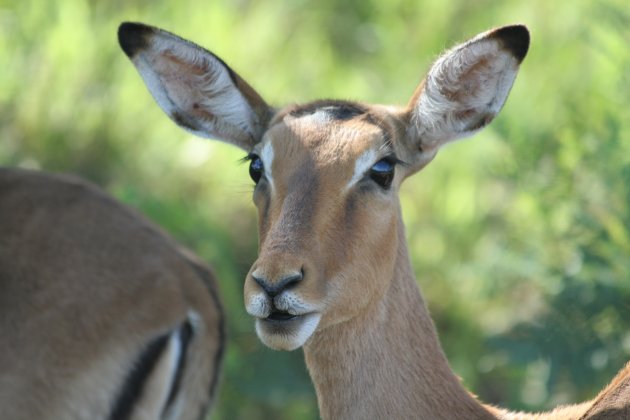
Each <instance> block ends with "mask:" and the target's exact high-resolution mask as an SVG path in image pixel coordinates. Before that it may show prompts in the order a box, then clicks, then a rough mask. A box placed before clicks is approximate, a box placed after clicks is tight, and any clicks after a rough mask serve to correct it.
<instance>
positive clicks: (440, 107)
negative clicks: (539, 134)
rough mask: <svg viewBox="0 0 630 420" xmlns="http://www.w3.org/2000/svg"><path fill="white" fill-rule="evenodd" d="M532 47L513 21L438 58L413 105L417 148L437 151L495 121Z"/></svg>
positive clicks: (411, 112) (412, 126) (412, 133)
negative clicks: (447, 143) (446, 144)
mask: <svg viewBox="0 0 630 420" xmlns="http://www.w3.org/2000/svg"><path fill="white" fill-rule="evenodd" d="M528 48H529V32H528V31H527V28H526V27H525V26H523V25H513V26H505V27H502V28H498V29H495V30H492V31H489V32H486V33H483V34H480V35H478V36H477V37H475V38H473V39H471V40H470V41H468V42H466V43H464V44H461V45H458V46H456V47H455V48H453V49H451V50H450V51H447V52H446V53H445V54H443V55H442V56H441V57H440V58H438V60H437V61H436V62H435V64H433V66H432V67H431V70H430V71H429V74H428V75H427V76H426V78H425V79H424V81H423V82H422V83H421V84H420V86H419V87H418V89H417V90H416V92H415V94H414V95H413V97H412V99H411V101H410V103H409V105H408V109H407V113H408V114H409V121H410V127H409V133H410V137H411V138H410V140H411V141H412V142H413V144H412V146H413V147H414V148H415V150H418V149H419V150H420V151H422V152H428V153H430V154H435V152H436V151H437V149H438V148H439V147H440V146H442V145H443V144H445V143H446V142H448V141H450V140H454V139H457V138H462V137H466V136H469V135H472V134H474V133H475V132H477V131H478V130H480V129H481V128H483V127H485V126H486V125H487V124H488V123H489V122H490V121H492V119H493V118H494V117H495V115H497V113H498V112H499V111H500V110H501V108H502V107H503V104H504V103H505V100H506V98H507V96H508V93H509V92H510V89H511V88H512V84H513V83H514V79H515V78H516V73H517V72H518V68H519V65H520V63H521V61H523V59H524V58H525V55H526V54H527V50H528Z"/></svg>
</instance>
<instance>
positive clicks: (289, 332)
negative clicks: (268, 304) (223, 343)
mask: <svg viewBox="0 0 630 420" xmlns="http://www.w3.org/2000/svg"><path fill="white" fill-rule="evenodd" d="M320 318H321V314H319V313H316V312H310V313H305V314H300V315H295V314H291V313H289V312H287V311H281V310H278V309H275V308H274V310H272V311H271V313H270V314H269V315H268V316H267V317H266V318H257V319H256V333H257V334H258V337H259V338H260V339H261V341H262V342H263V343H264V344H265V345H267V346H268V347H271V348H272V349H276V350H294V349H296V348H298V347H301V346H302V345H303V344H304V343H305V342H306V340H308V338H309V337H310V336H311V335H312V334H313V332H314V331H315V329H316V328H317V325H318V324H319V320H320Z"/></svg>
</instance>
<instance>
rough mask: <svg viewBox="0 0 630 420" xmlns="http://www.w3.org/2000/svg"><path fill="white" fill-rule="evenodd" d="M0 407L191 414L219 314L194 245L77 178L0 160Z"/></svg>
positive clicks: (104, 415) (87, 413) (219, 339)
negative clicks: (6, 165) (0, 165)
mask: <svg viewBox="0 0 630 420" xmlns="http://www.w3.org/2000/svg"><path fill="white" fill-rule="evenodd" d="M0 197H1V199H0V343H2V350H1V351H0V407H1V408H0V418H2V419H7V420H9V419H10V420H31V419H59V420H73V419H85V420H96V419H102V420H106V419H109V420H131V419H133V420H140V419H146V420H155V419H163V420H167V419H199V418H200V417H201V416H203V415H205V413H206V412H207V411H208V408H209V406H210V403H211V402H212V399H213V396H214V394H215V391H216V387H217V386H216V385H217V376H218V374H219V367H220V362H221V359H222V353H223V344H224V343H223V342H224V332H223V315H222V309H221V305H220V302H219V299H218V295H217V288H216V281H215V278H214V276H213V274H212V273H211V272H210V271H209V269H208V268H207V267H206V266H205V265H204V264H202V263H201V262H200V261H199V260H198V259H197V258H196V257H195V256H194V255H192V254H191V253H189V252H188V251H186V250H184V249H182V248H180V247H179V246H178V245H177V244H176V243H175V242H174V241H173V240H172V239H170V238H169V237H167V236H166V235H165V234H164V233H163V232H162V231H160V230H159V229H158V228H156V227H155V226H153V225H152V224H151V223H149V222H148V221H147V220H146V219H144V218H143V217H142V216H140V215H139V214H137V213H136V212H135V211H133V210H131V209H128V208H126V207H124V206H122V205H121V204H119V203H118V202H116V201H115V200H113V199H112V198H111V197H109V196H108V195H106V194H105V193H103V192H102V191H100V190H98V189H97V188H95V187H93V186H92V185H90V184H87V183H85V182H83V181H80V180H78V179H76V178H72V177H67V176H59V175H47V174H42V173H39V172H32V171H26V170H20V169H0Z"/></svg>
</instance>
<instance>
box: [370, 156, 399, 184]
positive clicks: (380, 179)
mask: <svg viewBox="0 0 630 420" xmlns="http://www.w3.org/2000/svg"><path fill="white" fill-rule="evenodd" d="M395 164H396V162H394V161H393V159H391V158H385V159H381V160H379V161H378V162H376V163H375V164H374V166H372V168H370V173H369V174H370V178H372V180H373V181H374V182H376V183H377V184H378V185H380V186H381V187H382V188H385V189H387V188H389V186H390V185H392V181H393V180H394V166H395Z"/></svg>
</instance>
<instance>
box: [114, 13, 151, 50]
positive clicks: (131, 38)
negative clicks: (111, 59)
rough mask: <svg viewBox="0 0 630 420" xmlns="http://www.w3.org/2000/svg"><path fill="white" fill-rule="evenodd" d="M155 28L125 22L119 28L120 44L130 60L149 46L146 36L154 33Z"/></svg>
mask: <svg viewBox="0 0 630 420" xmlns="http://www.w3.org/2000/svg"><path fill="white" fill-rule="evenodd" d="M154 31H155V29H154V28H152V27H150V26H147V25H144V24H142V23H134V22H123V23H122V24H121V25H120V26H119V27H118V42H119V43H120V47H121V48H122V49H123V51H124V52H125V54H127V56H128V57H129V58H133V56H134V55H135V54H136V53H137V52H138V51H139V50H141V49H143V48H145V47H146V46H147V40H146V36H147V35H149V34H151V33H153V32H154Z"/></svg>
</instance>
